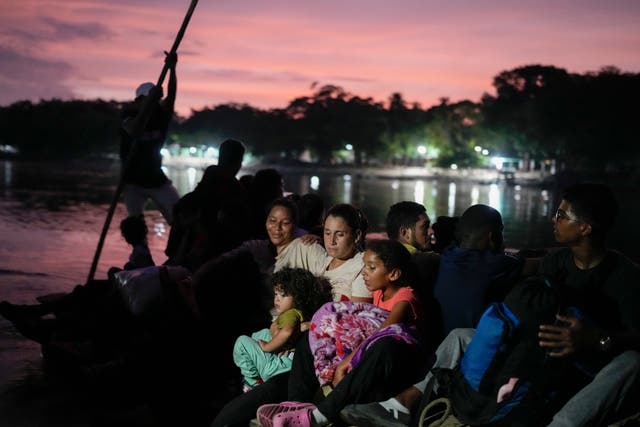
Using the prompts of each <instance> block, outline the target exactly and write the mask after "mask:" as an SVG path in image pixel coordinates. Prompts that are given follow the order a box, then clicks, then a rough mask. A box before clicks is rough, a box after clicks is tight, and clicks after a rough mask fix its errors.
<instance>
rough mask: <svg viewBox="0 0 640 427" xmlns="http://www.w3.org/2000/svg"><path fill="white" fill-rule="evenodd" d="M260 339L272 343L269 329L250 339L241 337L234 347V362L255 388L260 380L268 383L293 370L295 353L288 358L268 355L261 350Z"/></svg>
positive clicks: (255, 333) (257, 333)
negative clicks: (275, 376) (270, 379)
mask: <svg viewBox="0 0 640 427" xmlns="http://www.w3.org/2000/svg"><path fill="white" fill-rule="evenodd" d="M259 339H261V340H263V341H271V333H270V332H269V329H266V328H265V329H261V330H259V331H257V332H254V333H253V334H251V336H250V337H248V336H246V335H240V336H239V337H238V339H237V340H236V343H235V345H234V346H233V361H234V362H235V364H236V365H237V366H238V368H240V373H241V374H242V376H243V377H244V379H245V381H246V382H247V384H249V385H250V386H254V385H255V384H256V381H258V380H262V381H267V380H268V379H269V378H271V377H273V376H274V375H277V374H280V373H282V372H287V371H289V370H290V369H291V362H292V356H293V353H291V354H289V355H288V356H285V355H278V354H276V353H266V352H264V351H263V350H262V349H261V348H260V345H259V344H258V340H259Z"/></svg>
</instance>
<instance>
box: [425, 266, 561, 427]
mask: <svg viewBox="0 0 640 427" xmlns="http://www.w3.org/2000/svg"><path fill="white" fill-rule="evenodd" d="M560 307H561V298H560V296H559V293H558V292H556V289H554V287H553V286H552V284H551V282H550V281H549V280H548V279H545V278H542V277H530V278H527V279H526V280H525V281H523V282H521V283H520V284H519V285H517V286H516V287H515V288H514V289H513V290H512V291H511V292H510V293H509V294H508V295H507V297H506V298H505V301H504V302H502V303H493V304H491V305H490V306H489V307H488V308H487V309H486V310H485V312H484V313H483V315H482V317H481V318H480V321H479V322H478V325H477V328H476V330H475V332H474V334H473V338H472V340H471V342H470V343H469V346H468V347H467V349H466V350H465V353H464V356H463V357H462V360H461V361H460V363H459V364H458V366H457V367H456V368H455V369H453V370H450V369H437V370H436V371H435V376H436V378H437V381H438V384H439V390H440V391H441V392H442V391H444V395H445V396H446V397H448V399H449V400H450V402H451V406H452V409H453V413H454V414H455V416H456V417H457V419H459V420H460V421H461V422H462V423H464V424H470V425H492V426H497V425H508V426H518V425H521V426H536V425H546V424H547V422H548V421H549V419H550V417H551V416H552V415H553V414H554V413H555V412H556V411H557V409H559V405H560V402H562V399H561V398H560V396H562V395H563V392H562V390H561V386H560V385H561V384H562V382H563V381H564V380H562V379H560V378H561V377H562V375H560V374H561V373H562V372H564V371H566V370H565V369H564V366H563V365H564V364H565V363H566V362H565V361H563V360H561V359H553V358H550V357H548V356H547V355H546V353H545V351H544V350H543V349H542V348H540V347H539V345H538V338H537V334H538V327H539V325H540V324H552V323H554V321H555V315H556V313H558V311H559V309H560ZM552 371H555V372H552ZM516 379H517V380H516ZM556 379H557V381H555V380H556ZM499 395H500V396H501V399H500V401H498V396H499Z"/></svg>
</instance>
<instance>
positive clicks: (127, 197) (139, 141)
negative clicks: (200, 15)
mask: <svg viewBox="0 0 640 427" xmlns="http://www.w3.org/2000/svg"><path fill="white" fill-rule="evenodd" d="M177 61H178V57H177V55H176V54H175V53H174V54H168V55H167V57H166V59H165V62H166V64H167V66H168V68H169V83H168V85H167V97H166V98H165V99H163V100H161V98H162V87H156V86H154V85H153V83H150V82H147V83H143V84H141V85H140V86H138V88H137V89H136V99H135V101H134V102H133V104H132V106H131V107H129V108H126V109H125V111H124V120H123V122H122V128H121V132H120V136H121V142H120V160H121V161H122V179H123V182H124V189H123V194H124V202H125V205H126V206H127V212H128V214H129V216H137V215H141V214H143V213H144V212H143V211H144V206H145V204H146V202H147V200H148V199H151V200H153V201H154V202H155V203H156V205H157V207H158V209H159V210H160V212H161V213H162V215H163V216H164V218H165V219H166V220H167V222H168V223H169V224H171V222H172V220H173V216H172V213H173V212H172V211H173V205H175V203H176V202H177V201H178V199H179V198H180V195H179V194H178V191H177V190H176V189H175V187H174V186H173V185H172V184H171V181H170V180H169V178H167V176H166V175H165V174H164V172H163V171H162V154H161V152H160V150H161V149H162V147H163V145H164V141H165V138H166V136H167V130H168V128H169V123H170V122H171V119H172V117H173V112H174V103H175V99H176V90H177V77H176V62H177Z"/></svg>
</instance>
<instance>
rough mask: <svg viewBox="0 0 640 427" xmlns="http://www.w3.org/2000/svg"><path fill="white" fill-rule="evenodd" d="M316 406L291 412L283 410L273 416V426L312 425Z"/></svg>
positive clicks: (297, 426)
mask: <svg viewBox="0 0 640 427" xmlns="http://www.w3.org/2000/svg"><path fill="white" fill-rule="evenodd" d="M313 409H314V408H302V409H298V410H296V411H291V412H281V413H279V414H277V415H276V416H274V417H273V427H311V426H312V424H313V415H312V411H313Z"/></svg>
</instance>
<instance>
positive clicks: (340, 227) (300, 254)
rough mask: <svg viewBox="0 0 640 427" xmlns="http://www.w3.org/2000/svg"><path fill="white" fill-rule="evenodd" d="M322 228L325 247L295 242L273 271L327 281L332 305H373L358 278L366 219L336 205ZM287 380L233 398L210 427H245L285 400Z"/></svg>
mask: <svg viewBox="0 0 640 427" xmlns="http://www.w3.org/2000/svg"><path fill="white" fill-rule="evenodd" d="M323 226H324V234H323V240H324V247H323V246H321V245H320V244H318V243H309V242H308V241H307V240H305V238H304V237H302V238H298V239H296V240H294V241H293V242H291V244H289V245H287V247H286V248H285V249H284V250H282V251H281V252H280V253H279V254H278V256H277V257H276V262H275V270H276V271H278V270H280V269H282V268H286V267H291V268H296V267H297V268H305V269H308V270H309V271H311V272H312V273H314V274H315V275H318V276H323V277H325V278H326V279H328V280H329V282H330V284H331V287H332V293H333V299H334V301H341V300H342V301H345V300H353V301H362V302H372V298H371V292H370V291H369V290H368V289H367V287H366V286H365V284H364V279H363V278H362V274H361V271H362V267H363V266H364V262H363V243H364V238H365V236H366V232H367V226H368V222H367V220H366V218H365V217H364V215H363V214H362V212H361V211H360V210H358V209H357V208H355V207H353V206H351V205H348V204H338V205H335V206H333V207H332V208H330V209H329V210H328V212H327V214H326V215H325V219H324V222H323ZM300 341H303V342H306V343H307V347H308V338H307V335H306V334H304V335H302V336H301V337H300V339H299V340H298V343H300ZM296 352H297V350H296ZM296 357H297V356H296ZM295 360H296V358H295V357H294V361H295ZM294 363H295V362H294ZM288 378H289V373H288V372H285V373H282V374H279V375H276V376H274V377H272V378H270V379H269V380H268V381H266V382H265V383H264V384H262V385H260V386H258V387H255V388H253V389H252V390H250V391H249V392H247V393H244V394H242V395H240V396H238V397H236V398H235V399H233V400H232V401H230V402H229V403H228V404H227V405H226V406H225V407H224V408H223V409H222V410H221V411H220V413H219V414H218V416H217V417H216V419H215V420H214V422H213V424H212V426H213V427H215V426H231V425H238V426H246V425H247V423H248V422H249V421H250V420H251V419H252V418H254V417H255V413H256V410H257V408H258V407H259V406H260V405H262V404H264V403H271V402H279V401H282V400H285V399H286V397H287V381H288Z"/></svg>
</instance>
